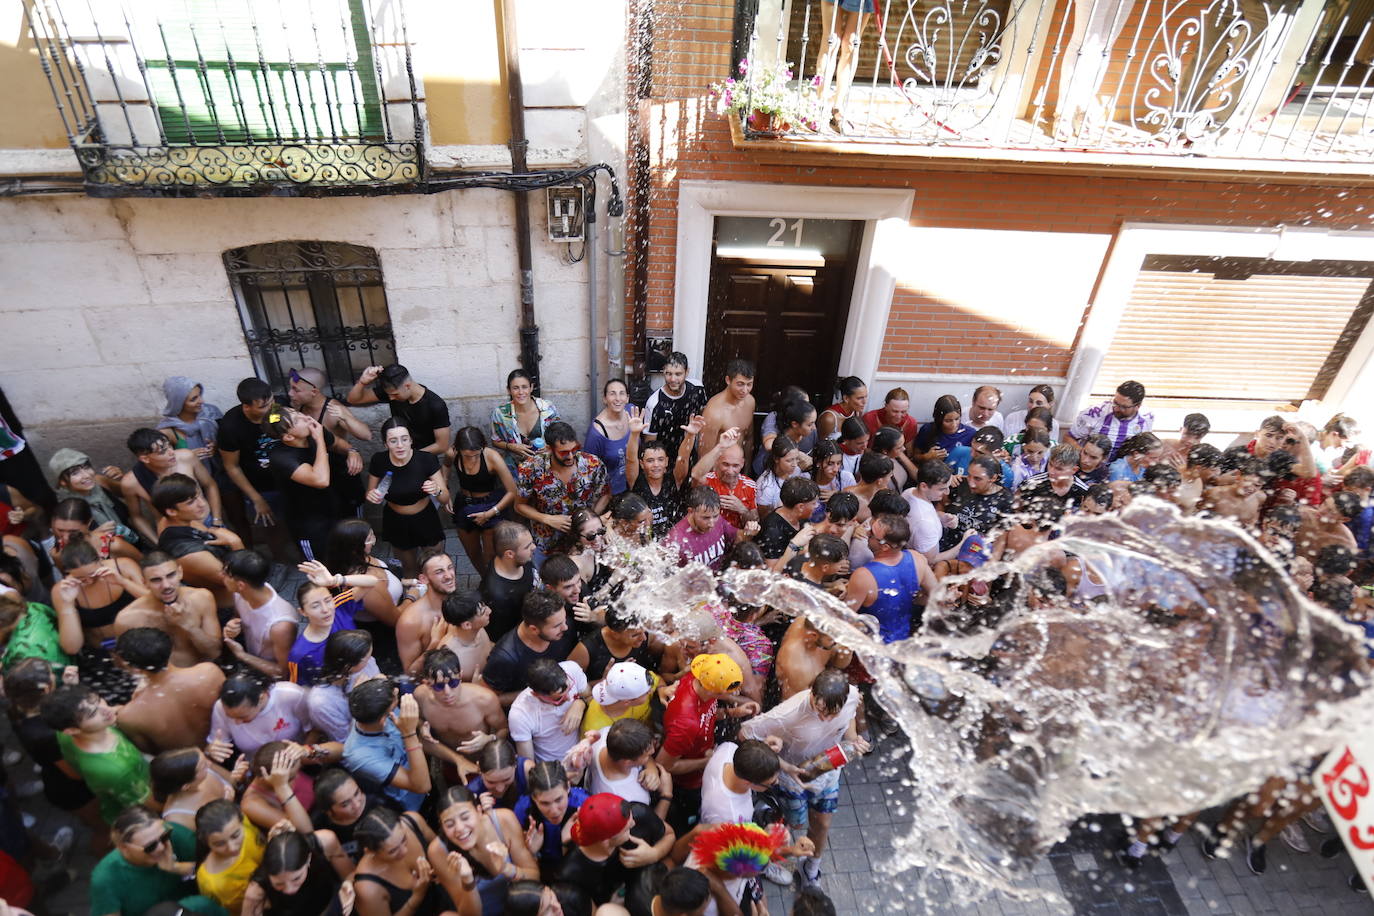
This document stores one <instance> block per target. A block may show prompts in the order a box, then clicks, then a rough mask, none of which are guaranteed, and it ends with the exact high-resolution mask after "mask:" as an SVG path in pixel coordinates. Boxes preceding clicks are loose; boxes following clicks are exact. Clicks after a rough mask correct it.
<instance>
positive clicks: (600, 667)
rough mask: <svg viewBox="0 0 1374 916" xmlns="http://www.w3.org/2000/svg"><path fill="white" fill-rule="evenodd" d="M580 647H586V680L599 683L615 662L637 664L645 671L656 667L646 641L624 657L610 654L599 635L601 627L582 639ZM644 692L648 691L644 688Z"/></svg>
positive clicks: (604, 639) (608, 648) (609, 649)
mask: <svg viewBox="0 0 1374 916" xmlns="http://www.w3.org/2000/svg"><path fill="white" fill-rule="evenodd" d="M582 645H584V646H586V647H587V680H588V681H599V680H601V679H602V678H604V677H605V676H606V669H608V668H610V667H611V666H612V665H614V664H616V663H617V662H637V663H639V664H641V665H643V666H644V668H645V670H647V671H653V670H654V669H655V668H657V667H658V664H657V663H656V662H655V661H654V656H653V653H651V652H650V651H649V646H648V642H647V640H646V641H645V643H644V644H643V645H640V646H636V647H635V648H633V649H631V650H630V651H629V654H627V655H624V656H615V655H613V654H611V648H610V646H608V645H606V638H605V637H604V636H602V635H601V627H597V628H596V629H595V630H593V631H592V632H591V633H589V634H587V635H586V636H584V637H583V638H582ZM644 689H645V690H647V689H648V687H647V686H646V687H645V688H644Z"/></svg>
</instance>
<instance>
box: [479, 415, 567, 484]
mask: <svg viewBox="0 0 1374 916" xmlns="http://www.w3.org/2000/svg"><path fill="white" fill-rule="evenodd" d="M534 406H535V407H537V408H539V419H538V420H537V421H535V424H534V425H533V426H531V427H530V434H529V435H528V436H526V435H523V434H522V433H521V432H520V424H519V422H518V421H517V420H516V418H515V405H514V404H513V403H511V402H510V401H507V402H506V403H504V404H498V405H496V406H495V407H493V408H492V409H491V440H492V442H493V443H496V442H509V443H512V444H514V443H521V444H523V445H530V446H533V447H534V448H536V449H537V448H540V447H542V445H543V443H540V444H539V445H535V444H534V440H535V439H542V438H544V430H546V429H548V427H549V424H550V423H552V422H553V421H554V420H558V419H561V418H560V417H559V415H558V408H557V407H554V406H553V402H551V401H546V400H544V399H543V398H535V399H534ZM501 454H502V456H503V457H504V458H505V459H506V465H507V466H508V467H509V468H510V472H511V475H512V476H514V475H515V473H516V472H517V471H518V470H519V469H520V459H519V458H518V457H517V456H515V455H513V454H511V453H510V452H507V451H502V452H501Z"/></svg>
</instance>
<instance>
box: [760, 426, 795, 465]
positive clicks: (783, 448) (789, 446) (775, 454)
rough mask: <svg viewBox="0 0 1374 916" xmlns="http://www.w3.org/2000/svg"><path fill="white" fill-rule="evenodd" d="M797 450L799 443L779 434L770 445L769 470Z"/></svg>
mask: <svg viewBox="0 0 1374 916" xmlns="http://www.w3.org/2000/svg"><path fill="white" fill-rule="evenodd" d="M795 451H798V449H797V443H795V442H793V441H792V440H791V439H789V438H787V437H786V436H784V435H782V434H779V435H778V436H777V437H775V438H774V439H773V444H772V445H770V446H768V465H767V466H768V470H770V471H771V470H773V467H774V465H776V464H777V463H778V462H779V461H781V460H782V459H784V458H786V457H787V456H788V455H790V454H792V453H793V452H795Z"/></svg>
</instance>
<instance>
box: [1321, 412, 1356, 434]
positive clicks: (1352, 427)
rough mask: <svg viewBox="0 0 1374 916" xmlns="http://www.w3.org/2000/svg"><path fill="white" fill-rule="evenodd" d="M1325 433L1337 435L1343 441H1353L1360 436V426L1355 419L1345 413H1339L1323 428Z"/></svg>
mask: <svg viewBox="0 0 1374 916" xmlns="http://www.w3.org/2000/svg"><path fill="white" fill-rule="evenodd" d="M1322 432H1324V433H1335V434H1336V435H1338V436H1340V437H1341V438H1342V439H1353V438H1355V437H1356V436H1358V435H1359V434H1360V424H1359V422H1358V421H1356V420H1355V418H1354V417H1347V416H1346V415H1345V414H1343V413H1338V414H1336V415H1335V416H1333V417H1332V418H1331V419H1330V420H1327V421H1326V425H1325V426H1323V427H1322Z"/></svg>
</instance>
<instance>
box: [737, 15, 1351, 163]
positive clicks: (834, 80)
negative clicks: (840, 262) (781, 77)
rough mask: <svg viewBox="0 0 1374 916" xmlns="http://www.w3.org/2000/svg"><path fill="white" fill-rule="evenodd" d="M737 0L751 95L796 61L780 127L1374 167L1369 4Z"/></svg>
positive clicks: (822, 134)
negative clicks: (862, 10)
mask: <svg viewBox="0 0 1374 916" xmlns="http://www.w3.org/2000/svg"><path fill="white" fill-rule="evenodd" d="M740 2H741V3H742V4H747V5H748V7H752V9H750V8H748V7H746V10H745V12H746V15H752V16H753V22H754V28H753V31H752V34H751V35H750V37H749V52H748V56H749V60H748V63H747V65H746V66H745V67H743V68H742V69H743V70H745V71H747V72H746V73H745V74H744V76H743V77H741V81H742V82H743V83H744V86H743V87H741V88H742V90H743V91H744V92H745V93H752V92H755V91H758V89H759V87H760V86H761V85H762V84H761V83H760V82H759V80H760V79H762V77H756V76H755V74H767V73H768V71H769V68H771V67H774V66H784V67H788V68H789V69H790V70H791V71H792V72H791V77H790V81H789V82H788V87H789V89H790V91H791V92H792V93H793V98H792V100H791V105H790V108H789V110H790V113H791V114H792V117H788V118H783V119H782V120H783V121H784V122H786V127H785V129H783V130H781V131H778V130H776V129H775V130H774V131H773V132H772V133H771V135H773V136H778V135H783V136H786V137H788V139H802V138H815V139H819V140H830V141H833V140H836V139H839V138H841V137H844V138H854V139H863V140H872V141H881V142H891V143H899V144H920V145H943V146H965V147H983V148H989V149H1027V150H1059V151H1084V152H1107V153H1111V152H1135V153H1155V154H1166V155H1167V154H1176V155H1186V156H1214V157H1237V158H1247V159H1273V160H1299V161H1302V160H1310V161H1343V162H1351V161H1354V162H1370V161H1374V21H1372V20H1374V2H1371V0H869V2H871V3H872V4H873V7H874V8H873V11H872V13H871V14H867V15H864V16H862V18H861V19H860V17H859V16H858V15H857V14H853V13H846V12H845V11H844V10H843V9H842V8H841V7H840V6H839V4H837V3H831V2H829V0H781V2H778V0H740ZM837 11H838V12H837ZM856 20H858V21H860V22H861V23H862V24H861V26H860V28H861V29H862V31H861V32H859V33H857V37H853V38H851V35H854V34H855V33H854V28H853V24H854V23H855V21H856ZM747 104H748V103H747V102H746V107H747ZM775 120H776V119H775ZM807 125H814V129H813V128H812V127H808V126H807ZM744 130H745V135H746V136H747V137H757V136H761V135H762V136H768V135H770V133H769V132H767V131H759V130H758V129H757V128H756V127H751V126H750V125H749V124H748V122H747V120H746V122H745V125H744Z"/></svg>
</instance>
